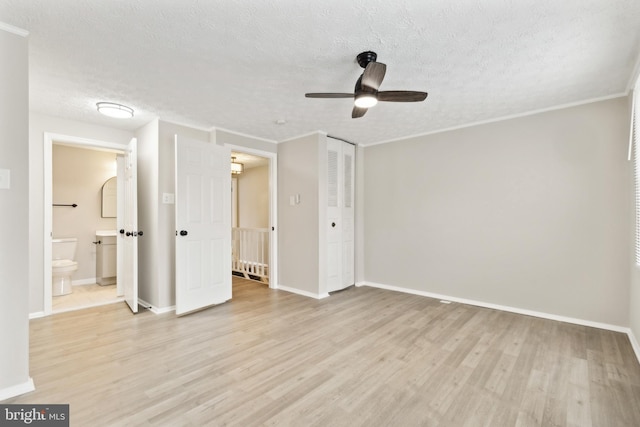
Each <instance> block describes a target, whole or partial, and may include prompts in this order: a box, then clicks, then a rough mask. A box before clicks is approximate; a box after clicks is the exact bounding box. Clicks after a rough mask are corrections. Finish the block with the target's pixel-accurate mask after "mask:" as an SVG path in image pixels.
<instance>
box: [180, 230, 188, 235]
mask: <svg viewBox="0 0 640 427" xmlns="http://www.w3.org/2000/svg"><path fill="white" fill-rule="evenodd" d="M187 234H189V233H188V232H187V230H180V235H181V236H186V235H187Z"/></svg>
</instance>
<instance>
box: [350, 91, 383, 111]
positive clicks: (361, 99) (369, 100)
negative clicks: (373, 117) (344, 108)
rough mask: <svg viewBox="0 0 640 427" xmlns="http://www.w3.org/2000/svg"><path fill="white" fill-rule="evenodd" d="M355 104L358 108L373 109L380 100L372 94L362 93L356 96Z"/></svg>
mask: <svg viewBox="0 0 640 427" xmlns="http://www.w3.org/2000/svg"><path fill="white" fill-rule="evenodd" d="M353 103H354V104H355V105H356V107H360V108H371V107H373V106H374V105H376V104H377V103H378V98H376V96H375V95H374V94H372V93H360V94H358V95H356V96H355V100H354V102H353Z"/></svg>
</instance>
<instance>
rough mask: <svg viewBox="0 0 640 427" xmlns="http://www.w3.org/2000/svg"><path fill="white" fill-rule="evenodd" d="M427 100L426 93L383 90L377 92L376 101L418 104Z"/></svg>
mask: <svg viewBox="0 0 640 427" xmlns="http://www.w3.org/2000/svg"><path fill="white" fill-rule="evenodd" d="M425 99H427V92H416V91H413V90H385V91H382V92H378V101H387V102H420V101H424V100H425Z"/></svg>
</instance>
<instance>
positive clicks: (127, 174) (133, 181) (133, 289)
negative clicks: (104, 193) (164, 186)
mask: <svg viewBox="0 0 640 427" xmlns="http://www.w3.org/2000/svg"><path fill="white" fill-rule="evenodd" d="M137 169H138V167H137V140H136V139H135V138H133V139H132V140H131V142H130V143H129V146H128V147H127V150H126V152H125V154H124V212H123V214H124V215H123V216H124V220H123V224H124V228H123V229H120V230H119V233H118V236H119V237H118V239H119V242H120V243H119V244H118V249H120V248H122V270H123V271H122V274H121V275H120V272H118V276H119V277H118V280H122V288H123V291H124V299H125V301H126V302H127V305H129V308H130V309H131V311H132V312H134V313H137V312H138V175H137ZM120 276H121V277H120Z"/></svg>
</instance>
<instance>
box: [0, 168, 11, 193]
mask: <svg viewBox="0 0 640 427" xmlns="http://www.w3.org/2000/svg"><path fill="white" fill-rule="evenodd" d="M9 188H11V171H10V170H9V169H0V189H2V190H8V189H9Z"/></svg>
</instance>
